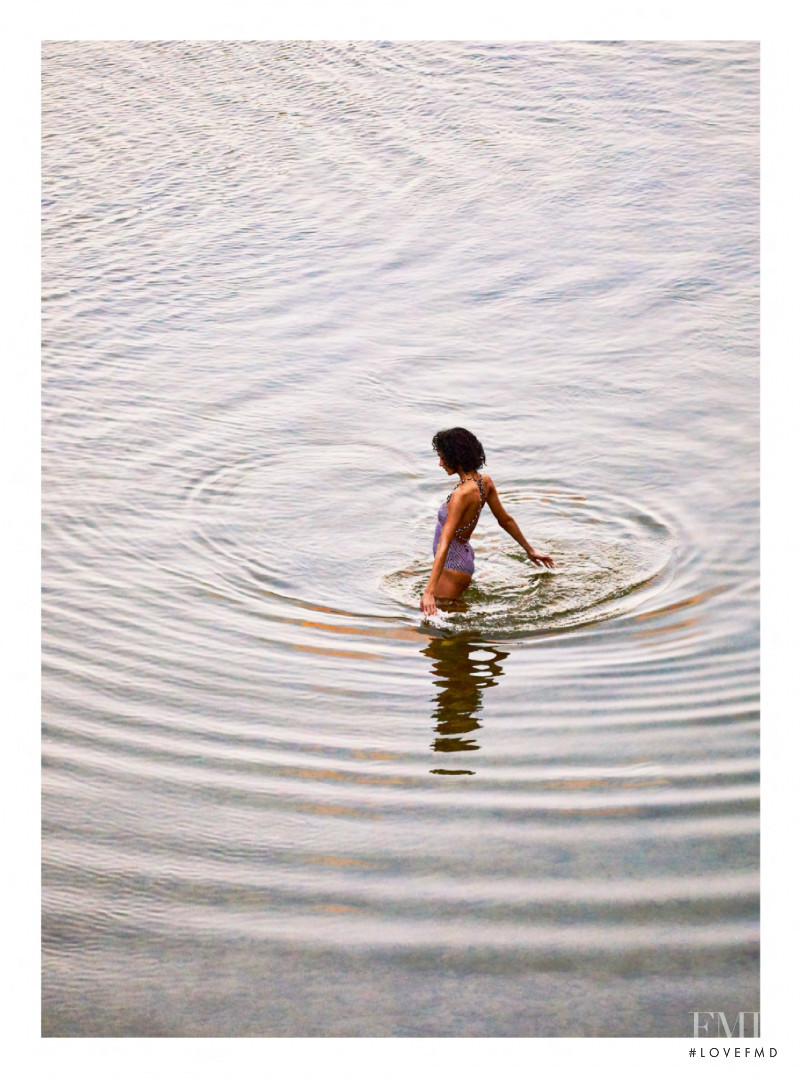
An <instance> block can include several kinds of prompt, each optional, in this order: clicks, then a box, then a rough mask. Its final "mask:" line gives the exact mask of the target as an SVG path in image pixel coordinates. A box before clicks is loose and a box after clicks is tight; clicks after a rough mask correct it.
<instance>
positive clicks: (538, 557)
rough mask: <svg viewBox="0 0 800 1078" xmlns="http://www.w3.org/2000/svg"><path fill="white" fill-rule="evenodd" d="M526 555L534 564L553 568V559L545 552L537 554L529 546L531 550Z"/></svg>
mask: <svg viewBox="0 0 800 1078" xmlns="http://www.w3.org/2000/svg"><path fill="white" fill-rule="evenodd" d="M528 557H529V558H530V559H531V561H532V562H533V564H534V565H544V567H545V568H546V569H552V568H553V559H552V558H550V557H548V556H547V554H537V553H536V551H535V550H533V549H532V548H531V550H529V551H528Z"/></svg>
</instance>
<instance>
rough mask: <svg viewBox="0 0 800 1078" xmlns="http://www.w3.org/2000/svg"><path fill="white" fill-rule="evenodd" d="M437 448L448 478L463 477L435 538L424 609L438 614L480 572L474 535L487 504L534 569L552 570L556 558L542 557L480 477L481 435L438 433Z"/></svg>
mask: <svg viewBox="0 0 800 1078" xmlns="http://www.w3.org/2000/svg"><path fill="white" fill-rule="evenodd" d="M433 448H434V449H435V450H436V452H437V453H438V454H439V465H440V467H442V468H444V470H445V471H446V472H447V474H448V475H455V474H456V473H457V474H458V477H459V482H458V484H457V485H456V486H455V487H454V488H453V490H452V491H451V492H450V494H449V495H448V497H447V501H445V502H443V503H442V505H441V506H440V508H439V514H438V520H437V523H436V534H435V535H434V537H433V553H434V555H435V557H434V559H433V569H432V570H431V575H430V579H429V580H428V585H427V587H426V588H425V591H424V592H423V594H422V599H421V600H420V604H419V606H420V610H422V612H423V613H424V614H429V615H430V614H435V613H436V600H437V599H455V598H457V597H458V596H459V595H460V594H461V593H462V591H464V589H465V588H467V587H468V586H469V583H470V581H471V580H472V574H473V573H474V572H475V552H474V551H473V549H472V546H471V545H470V543H469V537H470V536H471V535H472V533H473V531H474V530H475V525H476V524H477V522H478V517H479V516H480V515H481V509H483V507H484V505H485V504H486V502H488V503H489V508H490V509H491V511H492V512H493V513H494V515H495V517H496V518H497V523H498V524H499V525H500V527H501V528H503V529H504V530H505V531H507V532H508V534H509V535H510V536H512V538H514V539H516V541H517V542H518V543H519V545H520V546H521V547H522V549H523V550H524V551H525V553H526V554H527V555H528V557H529V558H530V559H531V561H532V562H533V563H534V565H545V566H547V568H548V569H552V568H553V559H552V558H549V557H548V556H547V555H546V554H537V553H536V551H535V550H534V549H533V547H532V546H530V544H529V543H528V541H527V539H526V538H525V536H524V535H523V534H522V532H521V531H520V530H519V527H518V526H517V522H516V521H515V520H514V518H513V517H512V516H511V515H510V514H509V513H507V512H506V510H505V509H504V508H503V506H502V504H501V503H500V499H499V498H498V496H497V488H496V487H495V485H494V483H493V482H492V480H491V478H490V477H489V476H488V475H483V476H481V475H480V474H479V472H480V469H481V468H482V467H483V465H484V464H485V463H486V456H485V454H484V452H483V446H482V445H481V443H480V442H479V441H478V439H477V438H476V437H475V435H474V434H472V433H471V432H470V431H468V430H465V429H464V428H463V427H453V428H452V429H451V430H440V431H439V433H438V434H436V435H434V438H433Z"/></svg>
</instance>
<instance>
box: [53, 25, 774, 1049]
mask: <svg viewBox="0 0 800 1078" xmlns="http://www.w3.org/2000/svg"><path fill="white" fill-rule="evenodd" d="M758 145H759V144H758V47H757V45H756V44H754V43H749V42H595V43H563V42H559V43H545V42H538V43H537V42H534V43H523V42H516V43H512V44H499V43H486V42H479V43H470V42H422V43H419V42H418V43H412V42H402V43H372V42H357V43H354V44H349V43H329V42H288V43H282V42H265V41H258V42H153V41H148V42H45V43H44V45H43V341H44V343H43V391H42V401H43V500H44V504H43V525H44V531H43V720H44V733H43V750H44V771H43V857H44V867H43V921H44V926H43V931H44V937H43V940H44V942H43V1031H44V1033H45V1034H46V1035H52V1036H73V1035H78V1036H109V1035H112V1036H216V1035H220V1036H239V1035H241V1036H245V1035H259V1036H271V1037H275V1036H293V1037H297V1036H398V1037H417V1036H443V1037H447V1036H480V1037H493V1036H512V1037H553V1036H569V1037H575V1036H625V1037H640V1036H688V1035H690V1034H691V1016H690V1013H689V1012H691V1011H695V1010H715V1011H719V1010H723V1011H725V1012H728V1013H731V1014H736V1013H737V1012H739V1011H758V1009H759V1002H758V934H759V933H758V930H759V921H758V895H759V877H758V745H759V742H758V716H759V713H758V693H759V652H758V614H759V609H758V580H759V578H758V557H759V546H758V498H759V491H758V466H759V460H758V437H759V432H758V346H759V322H758V287H759V282H758V242H759V219H758V213H759V209H758ZM455 425H463V426H466V427H469V428H470V429H472V430H474V431H475V432H476V434H477V435H478V437H479V438H480V439H481V441H482V442H483V444H484V447H485V450H486V456H487V468H486V470H487V472H488V473H489V474H490V475H491V476H492V478H493V479H494V481H495V483H496V485H497V487H498V490H499V491H500V495H501V498H502V499H503V501H504V503H505V504H506V505H507V507H508V508H509V509H510V510H511V512H512V513H513V515H514V517H515V518H516V520H517V522H518V523H519V524H520V526H521V527H522V529H523V531H524V532H525V534H526V536H527V537H528V538H529V540H530V541H531V542H532V543H533V545H534V546H535V547H536V549H537V550H543V551H546V552H548V553H550V554H551V555H552V557H553V558H554V559H555V562H556V569H555V571H553V572H546V571H543V570H540V569H536V568H535V567H534V566H533V565H532V564H531V563H529V562H526V561H525V559H524V557H523V556H522V552H521V550H520V549H519V548H518V547H516V546H515V544H514V542H513V541H512V540H511V539H510V538H509V537H508V536H507V535H506V534H505V533H504V532H502V531H501V530H500V529H499V528H498V527H497V525H496V523H495V521H494V519H493V518H492V516H491V514H490V513H489V512H488V510H487V511H485V512H484V514H483V516H482V518H481V520H480V523H479V526H478V529H477V531H476V534H475V536H474V539H473V544H474V546H475V549H476V564H477V568H476V574H475V577H474V583H473V585H472V586H471V588H470V589H469V590H468V591H467V592H466V593H465V597H464V599H465V601H464V603H463V604H461V608H459V609H453V610H449V611H443V612H442V613H441V614H440V615H439V616H438V617H437V618H435V619H433V620H432V621H425V620H424V619H423V618H422V616H421V614H420V612H419V598H420V594H421V592H422V589H423V586H424V583H425V581H426V579H427V575H428V573H429V571H430V565H431V540H432V536H433V531H434V526H435V518H436V510H437V508H438V506H439V504H440V503H441V502H442V501H443V500H444V498H445V497H446V495H447V494H448V493H449V490H450V489H451V487H452V480H449V479H448V478H447V477H446V476H445V474H444V473H443V472H442V470H441V469H440V468H439V467H438V462H437V458H436V455H435V453H434V452H433V450H432V448H431V437H432V435H433V434H434V433H435V432H436V431H437V430H439V429H441V428H443V427H449V426H455Z"/></svg>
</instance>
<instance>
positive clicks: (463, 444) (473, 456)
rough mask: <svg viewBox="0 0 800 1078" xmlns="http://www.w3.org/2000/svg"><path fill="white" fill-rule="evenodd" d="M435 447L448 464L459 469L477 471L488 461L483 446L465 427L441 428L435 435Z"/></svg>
mask: <svg viewBox="0 0 800 1078" xmlns="http://www.w3.org/2000/svg"><path fill="white" fill-rule="evenodd" d="M433 448H434V449H435V450H436V452H437V453H440V454H441V456H442V460H443V461H444V462H445V464H446V465H447V466H448V468H453V469H454V470H455V471H458V469H459V468H462V469H463V470H464V471H465V472H477V471H478V469H479V468H482V467H483V465H484V464H485V463H486V454H485V453H484V451H483V446H482V445H481V443H480V442H479V441H478V439H477V438H476V437H475V435H474V434H473V433H472V431H469V430H465V429H464V427H451V428H450V429H449V430H440V431H439V432H438V434H434V436H433Z"/></svg>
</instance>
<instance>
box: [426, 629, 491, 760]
mask: <svg viewBox="0 0 800 1078" xmlns="http://www.w3.org/2000/svg"><path fill="white" fill-rule="evenodd" d="M422 654H423V655H427V656H428V658H429V659H431V660H432V662H433V666H432V670H431V672H432V674H433V683H434V685H435V686H436V687H437V688H438V690H439V691H438V693H437V694H436V696H435V697H433V701H434V703H435V705H436V706H435V707H434V709H433V716H432V718H433V722H434V731H435V737H434V739H433V742H432V744H431V747H432V748H433V751H434V752H472V751H474V750H475V749H479V748H480V745H479V744H478V743H477V741H476V740H475V739H474V737H472V736H470V735H471V734H473V733H474V731H476V730H479V729H480V728H481V723H480V722H479V721H478V719H477V717H476V716H477V713H478V712H479V711H481V710H482V709H483V690H484V689H485V688H488V687H489V686H490V685H496V684H497V679H498V678H499V677H500V676H501V674H502V673H503V667H502V665H501V661H502V660H503V659H506V658H507V657H508V652H507V651H500V650H499V649H498V648H496V647H495V646H494V645H493V644H487V643H486V642H485V641H484V640H482V639H481V638H480V635H479V634H478V633H459V634H458V635H457V636H447V637H444V636H433V637H431V638H430V639H429V641H428V643H427V644H426V646H425V647H424V648H423V649H422ZM431 773H432V774H434V775H473V774H474V771H470V770H469V769H467V768H444V767H436V768H433V769H432V771H431Z"/></svg>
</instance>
